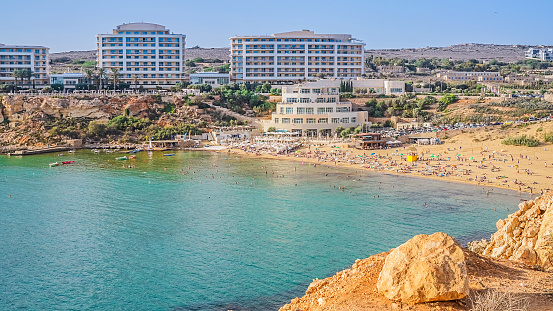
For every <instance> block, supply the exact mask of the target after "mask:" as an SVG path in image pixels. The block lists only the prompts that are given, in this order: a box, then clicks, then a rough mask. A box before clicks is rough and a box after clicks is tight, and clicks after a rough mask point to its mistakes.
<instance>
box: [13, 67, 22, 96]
mask: <svg viewBox="0 0 553 311" xmlns="http://www.w3.org/2000/svg"><path fill="white" fill-rule="evenodd" d="M12 76H13V77H14V78H15V87H14V88H13V89H14V91H17V79H19V78H21V80H22V81H23V71H22V70H19V69H16V70H14V71H12Z"/></svg>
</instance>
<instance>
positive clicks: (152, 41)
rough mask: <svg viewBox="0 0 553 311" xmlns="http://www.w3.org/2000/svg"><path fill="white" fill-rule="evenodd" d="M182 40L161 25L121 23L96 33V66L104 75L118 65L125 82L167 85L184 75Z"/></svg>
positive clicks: (148, 85)
mask: <svg viewBox="0 0 553 311" xmlns="http://www.w3.org/2000/svg"><path fill="white" fill-rule="evenodd" d="M185 40H186V36H185V35H183V34H174V33H171V32H170V31H169V29H166V28H165V27H164V26H162V25H158V24H151V23H129V24H122V25H119V26H117V27H116V28H115V29H113V33H111V34H98V35H96V50H97V63H98V67H100V68H105V69H106V74H108V75H109V74H110V73H111V69H118V70H119V75H120V81H122V82H125V83H130V84H133V85H134V84H135V81H136V83H137V84H138V85H140V86H142V87H144V88H146V89H148V88H150V89H151V88H157V87H158V86H159V87H163V88H168V87H170V86H172V85H174V84H176V83H177V82H181V81H183V80H185V79H186V76H185V64H184V54H185Z"/></svg>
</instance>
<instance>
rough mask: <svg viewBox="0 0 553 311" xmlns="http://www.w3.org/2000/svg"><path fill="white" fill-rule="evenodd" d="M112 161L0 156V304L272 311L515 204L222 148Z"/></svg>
mask: <svg viewBox="0 0 553 311" xmlns="http://www.w3.org/2000/svg"><path fill="white" fill-rule="evenodd" d="M117 156H120V155H118V154H106V153H102V154H93V153H92V152H90V151H89V150H81V151H78V152H77V153H76V154H72V155H70V154H67V155H66V156H63V157H58V156H57V155H53V154H49V155H39V156H32V157H5V156H1V157H0V273H1V276H0V310H182V311H184V310H277V309H278V307H279V306H281V305H283V304H285V303H288V302H289V301H290V299H292V298H294V297H296V296H302V295H303V294H304V292H305V290H306V288H307V285H308V284H309V283H311V281H312V280H313V279H314V278H324V277H328V276H331V275H333V274H335V273H336V272H337V271H339V270H342V269H344V268H347V267H350V266H351V265H352V264H353V262H354V261H355V260H356V259H357V258H366V257H368V256H370V255H373V254H376V253H379V252H382V251H387V250H389V249H390V248H392V247H395V246H397V245H399V244H401V243H403V242H405V241H406V240H407V239H409V238H411V237H412V236H413V235H416V234H420V233H427V234H430V233H434V232H436V231H444V232H446V233H448V234H450V235H452V236H454V237H456V238H457V239H458V240H459V241H461V242H462V243H463V244H465V243H466V242H467V241H471V240H474V239H479V238H483V237H488V238H489V235H490V234H491V233H492V232H493V231H494V230H495V223H496V221H497V220H498V219H499V218H505V217H506V215H507V214H509V213H511V212H513V211H514V210H515V209H516V205H517V204H518V203H519V202H520V201H519V197H518V194H517V193H515V192H509V191H504V190H497V189H495V190H493V191H492V192H491V194H490V196H489V197H488V198H487V197H486V195H485V191H484V190H483V189H482V187H477V186H470V185H465V184H460V183H447V182H440V181H434V180H427V179H420V178H415V177H403V176H394V175H384V174H376V173H370V172H367V171H365V172H364V173H363V175H361V174H360V171H359V172H356V171H354V170H346V169H340V168H335V167H326V166H321V165H318V166H317V167H313V166H309V165H302V163H299V162H288V161H280V160H263V159H250V158H241V157H238V156H235V155H228V154H221V153H209V152H204V153H202V152H177V153H176V155H175V156H173V157H164V156H163V155H162V153H159V152H158V153H155V154H153V155H152V154H148V153H140V154H138V156H137V159H135V160H128V161H116V160H115V157H117ZM62 160H63V161H68V160H74V161H76V162H75V164H73V165H67V166H59V167H53V168H50V167H48V164H49V163H52V162H55V161H60V162H61V161H62ZM129 164H133V165H135V166H136V167H135V168H123V165H129ZM342 186H343V187H345V190H344V191H342V190H340V189H339V187H342ZM425 203H427V205H428V206H425V205H424V204H425ZM494 208H495V209H496V210H495V211H494ZM507 208H509V209H510V210H511V211H510V212H509V211H508V210H507Z"/></svg>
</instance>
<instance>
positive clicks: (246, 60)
mask: <svg viewBox="0 0 553 311" xmlns="http://www.w3.org/2000/svg"><path fill="white" fill-rule="evenodd" d="M364 45H365V43H363V42H362V41H360V40H357V39H354V38H352V36H351V35H349V34H315V33H314V32H313V31H309V30H302V31H292V32H284V33H277V34H273V35H270V36H235V37H232V38H230V47H231V48H230V54H231V55H230V57H231V80H233V81H236V82H248V81H251V82H253V81H268V82H277V81H281V82H288V83H290V82H297V81H299V80H304V79H313V78H317V77H322V76H324V77H325V78H350V79H351V78H356V77H359V76H361V75H362V74H364V73H365V53H364Z"/></svg>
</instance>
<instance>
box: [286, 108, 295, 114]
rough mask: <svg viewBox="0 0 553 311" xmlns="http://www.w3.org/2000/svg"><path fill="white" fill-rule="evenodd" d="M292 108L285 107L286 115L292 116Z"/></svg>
mask: <svg viewBox="0 0 553 311" xmlns="http://www.w3.org/2000/svg"><path fill="white" fill-rule="evenodd" d="M293 113H294V111H293V108H292V107H286V114H293Z"/></svg>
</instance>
